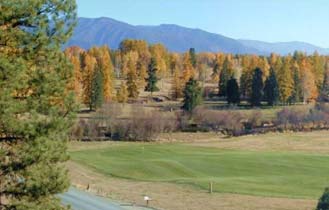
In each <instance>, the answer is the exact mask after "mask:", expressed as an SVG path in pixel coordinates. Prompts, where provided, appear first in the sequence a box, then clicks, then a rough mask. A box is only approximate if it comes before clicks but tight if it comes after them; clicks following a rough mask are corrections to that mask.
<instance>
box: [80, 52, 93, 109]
mask: <svg viewBox="0 0 329 210" xmlns="http://www.w3.org/2000/svg"><path fill="white" fill-rule="evenodd" d="M82 63H83V65H82V68H83V73H82V87H83V103H84V104H87V105H90V103H91V96H92V81H93V78H94V72H95V69H96V65H97V61H96V58H94V57H93V56H92V55H90V54H89V53H83V54H82Z"/></svg>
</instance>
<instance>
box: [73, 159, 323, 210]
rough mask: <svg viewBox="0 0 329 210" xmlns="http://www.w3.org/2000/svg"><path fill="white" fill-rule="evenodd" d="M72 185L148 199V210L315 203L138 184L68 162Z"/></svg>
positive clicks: (303, 208) (293, 208) (244, 209)
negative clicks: (149, 201) (151, 208)
mask: <svg viewBox="0 0 329 210" xmlns="http://www.w3.org/2000/svg"><path fill="white" fill-rule="evenodd" d="M67 166H68V169H69V171H70V176H71V180H72V184H73V185H74V186H76V187H78V188H80V189H86V188H87V186H88V185H89V190H90V191H94V192H96V193H98V194H100V195H103V196H107V197H110V198H111V199H114V200H119V201H124V202H129V203H135V204H137V205H144V204H145V203H144V201H143V196H144V195H147V196H150V197H151V198H152V199H153V200H152V201H151V207H154V208H157V209H166V210H177V209H179V210H200V209H207V210H208V209H209V210H218V209H220V210H265V209H266V210H311V209H314V207H315V205H316V202H317V201H316V200H303V199H288V198H269V197H257V196H249V195H238V194H224V193H214V194H209V193H207V192H206V191H204V190H198V189H196V188H193V187H190V186H185V185H177V184H171V183H155V182H140V181H130V180H124V179H117V178H111V177H106V176H103V175H101V174H99V173H96V172H94V171H93V170H90V169H89V168H86V167H84V166H81V165H79V164H77V163H74V162H72V161H70V162H68V164H67Z"/></svg>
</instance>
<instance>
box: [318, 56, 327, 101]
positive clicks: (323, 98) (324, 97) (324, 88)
mask: <svg viewBox="0 0 329 210" xmlns="http://www.w3.org/2000/svg"><path fill="white" fill-rule="evenodd" d="M318 100H319V101H320V102H329V61H327V63H326V65H325V72H324V79H323V84H322V88H321V93H320V96H319V99H318Z"/></svg>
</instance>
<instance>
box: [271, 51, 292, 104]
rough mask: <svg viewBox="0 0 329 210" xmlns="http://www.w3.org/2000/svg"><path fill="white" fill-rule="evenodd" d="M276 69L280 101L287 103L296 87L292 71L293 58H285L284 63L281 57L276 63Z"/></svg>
mask: <svg viewBox="0 0 329 210" xmlns="http://www.w3.org/2000/svg"><path fill="white" fill-rule="evenodd" d="M275 70H276V71H277V79H278V84H279V96H280V101H281V102H283V103H287V102H288V100H289V98H290V96H291V95H292V92H293V88H294V81H293V78H292V73H291V58H290V57H286V58H284V61H283V63H282V64H281V59H279V60H278V62H277V63H276V67H275Z"/></svg>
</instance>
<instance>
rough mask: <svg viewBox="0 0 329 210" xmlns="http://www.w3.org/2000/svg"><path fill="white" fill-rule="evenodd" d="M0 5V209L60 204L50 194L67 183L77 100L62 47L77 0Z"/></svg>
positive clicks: (47, 209)
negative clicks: (69, 150) (70, 142)
mask: <svg viewBox="0 0 329 210" xmlns="http://www.w3.org/2000/svg"><path fill="white" fill-rule="evenodd" d="M0 4H1V6H0V7H1V9H0V11H1V12H0V40H1V41H0V69H1V71H0V90H1V91H0V103H1V105H0V106H1V108H0V125H1V129H0V195H1V201H2V202H3V201H5V202H3V203H1V205H0V209H4V210H9V209H10V210H60V209H64V207H63V206H62V204H61V202H60V200H59V198H57V196H55V195H57V194H59V193H62V192H64V191H66V190H67V189H68V187H69V186H70V184H69V179H68V176H67V171H66V169H65V167H64V162H65V161H66V160H67V159H68V155H67V152H66V147H67V145H66V142H67V139H68V136H67V133H68V130H69V128H70V126H71V125H72V122H73V117H74V113H73V111H74V110H75V109H76V105H75V99H74V93H73V91H68V90H67V89H66V87H67V84H68V82H69V81H70V80H71V77H72V75H73V71H72V70H73V69H72V65H71V64H69V62H68V59H67V58H66V57H65V55H64V53H63V52H62V51H61V47H62V46H63V44H64V43H66V41H67V40H68V38H69V36H70V35H71V33H72V30H73V26H74V24H73V23H74V22H75V20H76V9H75V8H76V4H75V1H73V0H63V1H58V0H47V1H44V0H33V1H21V0H10V1H7V0H5V1H1V3H0ZM4 40H5V41H4Z"/></svg>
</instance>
